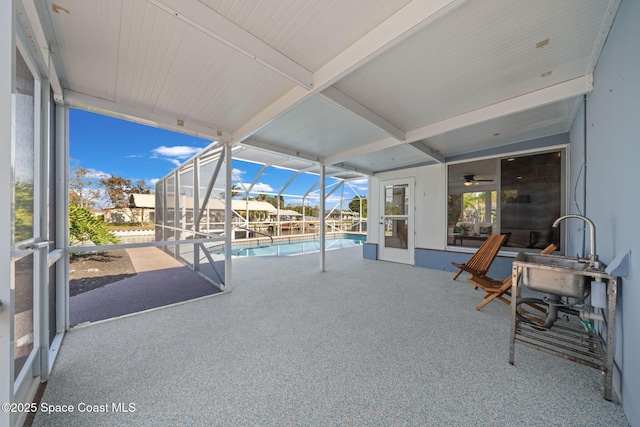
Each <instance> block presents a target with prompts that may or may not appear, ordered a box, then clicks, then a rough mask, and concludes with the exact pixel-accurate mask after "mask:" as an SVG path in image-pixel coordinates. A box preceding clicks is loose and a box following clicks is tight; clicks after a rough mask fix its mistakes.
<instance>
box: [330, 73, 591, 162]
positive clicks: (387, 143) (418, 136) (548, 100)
mask: <svg viewBox="0 0 640 427" xmlns="http://www.w3.org/2000/svg"><path fill="white" fill-rule="evenodd" d="M592 90H593V79H592V76H591V75H589V76H584V77H581V78H577V79H574V80H570V81H568V82H564V83H562V84H559V85H555V86H552V87H550V88H544V89H541V90H539V91H536V92H532V93H529V94H526V95H522V96H519V97H517V98H513V99H508V100H505V101H502V102H499V103H496V104H493V105H489V106H487V107H484V108H481V109H478V110H475V111H472V112H469V113H465V114H461V115H459V116H456V117H452V118H449V119H446V120H443V121H440V122H437V123H433V124H430V125H428V126H425V127H423V128H419V129H414V130H411V131H408V132H406V133H405V135H406V138H405V142H407V143H410V142H415V141H421V140H423V139H428V138H430V137H433V136H436V135H441V134H444V133H446V132H450V131H452V130H455V129H460V128H463V127H467V126H471V125H474V124H478V123H482V122H486V121H489V120H493V119H496V118H499V117H504V116H507V115H511V114H515V113H517V112H522V111H527V110H531V109H534V108H537V107H541V106H544V105H549V104H552V103H555V102H559V101H563V100H566V99H572V98H574V97H576V96H579V95H583V94H585V93H590V92H591V91H592ZM400 144H402V142H401V141H398V140H396V139H393V138H386V139H383V140H380V141H375V142H372V143H369V144H366V145H362V146H360V147H356V148H352V149H348V150H344V151H342V152H340V153H337V154H333V155H330V156H326V157H325V158H324V159H323V163H325V164H334V163H339V162H342V161H346V160H348V159H350V158H352V157H357V156H361V155H365V154H369V153H373V152H375V151H379V150H381V149H386V148H391V147H395V146H397V145H400Z"/></svg>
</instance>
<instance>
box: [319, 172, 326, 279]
mask: <svg viewBox="0 0 640 427" xmlns="http://www.w3.org/2000/svg"><path fill="white" fill-rule="evenodd" d="M324 186H325V165H324V164H321V165H320V207H319V210H318V215H319V216H320V218H319V221H320V271H321V272H323V271H325V247H324V246H325V243H324V241H325V231H326V230H325V218H324V215H325V206H324V204H325V200H324V198H325V187H324Z"/></svg>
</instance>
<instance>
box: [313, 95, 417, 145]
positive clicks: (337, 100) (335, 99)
mask: <svg viewBox="0 0 640 427" xmlns="http://www.w3.org/2000/svg"><path fill="white" fill-rule="evenodd" d="M322 96H323V97H325V98H326V99H327V100H329V101H331V102H332V103H334V104H335V105H337V106H339V107H340V108H343V109H344V110H346V111H348V112H349V113H351V114H354V115H355V116H357V117H360V118H361V119H363V120H365V121H366V122H367V123H371V124H372V125H373V126H375V127H377V128H378V129H380V130H382V131H383V132H385V133H387V134H388V135H389V136H392V137H394V138H396V139H398V140H400V141H404V137H405V135H404V131H403V130H402V129H399V128H398V127H396V126H395V125H393V124H392V123H389V122H388V121H387V120H385V119H384V118H382V117H380V116H378V115H377V114H376V113H374V112H373V111H371V110H369V109H368V108H366V107H365V106H364V105H362V104H360V103H359V102H357V101H355V100H354V99H353V98H349V97H348V96H347V95H345V94H344V93H342V92H340V91H339V90H338V89H336V88H335V87H333V86H331V87H328V88H326V89H325V90H324V91H322Z"/></svg>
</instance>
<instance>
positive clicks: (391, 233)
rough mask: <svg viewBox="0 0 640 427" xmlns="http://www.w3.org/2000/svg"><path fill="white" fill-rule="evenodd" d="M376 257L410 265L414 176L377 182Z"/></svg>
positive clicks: (411, 259)
mask: <svg viewBox="0 0 640 427" xmlns="http://www.w3.org/2000/svg"><path fill="white" fill-rule="evenodd" d="M380 202H381V206H380V212H381V215H380V222H379V227H380V245H379V248H380V249H379V253H378V258H379V259H381V260H383V261H393V262H401V263H405V264H412V265H413V252H414V248H413V237H414V236H413V179H409V178H405V179H395V180H388V181H381V182H380Z"/></svg>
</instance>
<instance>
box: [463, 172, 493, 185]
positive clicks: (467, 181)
mask: <svg viewBox="0 0 640 427" xmlns="http://www.w3.org/2000/svg"><path fill="white" fill-rule="evenodd" d="M462 178H464V185H466V186H467V187H470V186H472V185H474V184H479V183H481V182H493V180H492V179H482V178H478V179H476V175H463V176H462Z"/></svg>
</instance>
